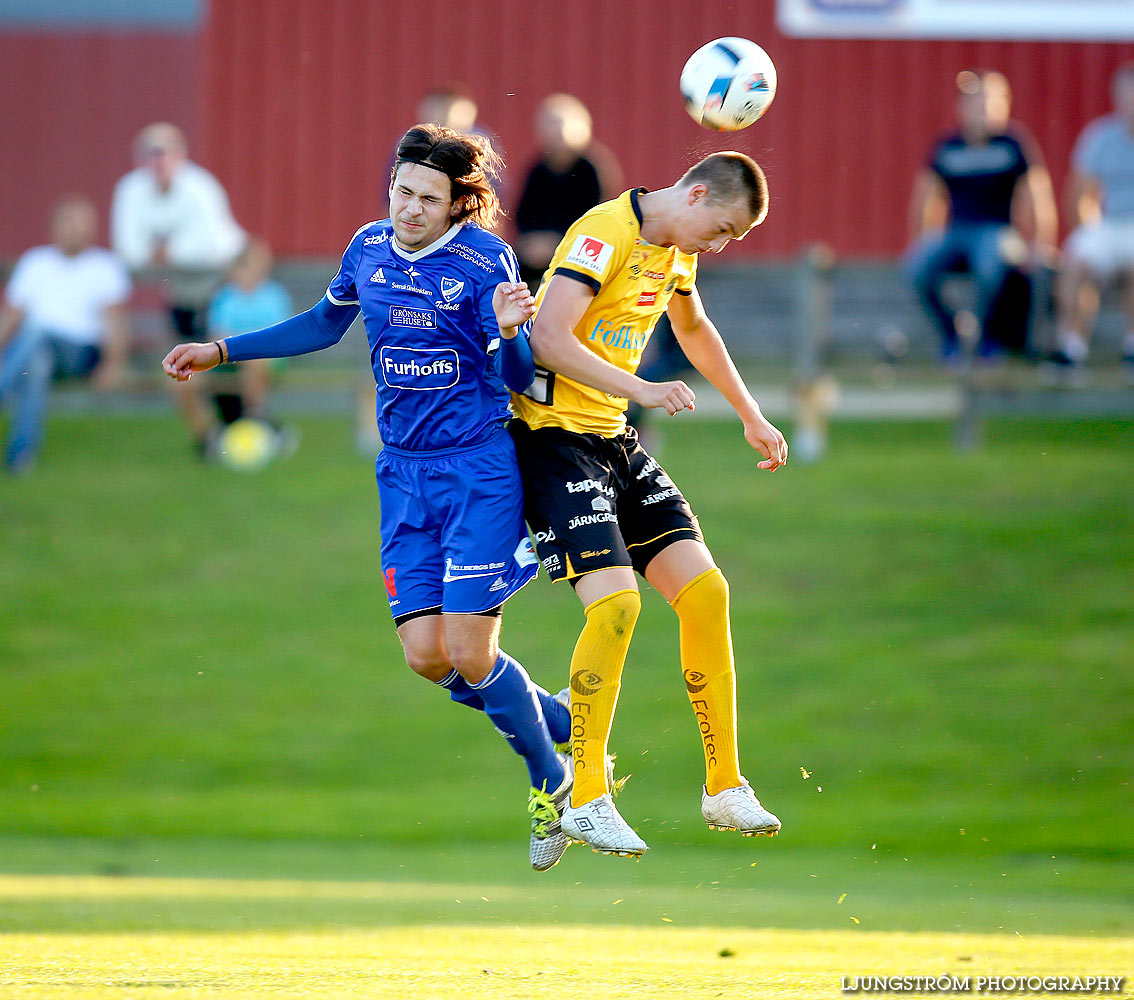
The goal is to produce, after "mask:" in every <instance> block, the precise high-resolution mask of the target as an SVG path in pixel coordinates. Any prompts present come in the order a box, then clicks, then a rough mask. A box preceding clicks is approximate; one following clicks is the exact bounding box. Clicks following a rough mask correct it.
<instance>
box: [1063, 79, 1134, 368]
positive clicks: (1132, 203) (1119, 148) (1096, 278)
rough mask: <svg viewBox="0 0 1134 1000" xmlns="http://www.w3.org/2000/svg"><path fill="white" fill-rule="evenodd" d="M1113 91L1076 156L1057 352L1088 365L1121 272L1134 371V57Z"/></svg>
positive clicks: (1067, 363) (1127, 348) (1125, 349)
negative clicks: (1104, 297) (1106, 296)
mask: <svg viewBox="0 0 1134 1000" xmlns="http://www.w3.org/2000/svg"><path fill="white" fill-rule="evenodd" d="M1111 97H1112V100H1113V101H1114V111H1113V113H1112V114H1109V115H1106V116H1104V117H1102V118H1096V119H1095V120H1094V121H1093V122H1091V123H1090V124H1089V125H1088V126H1087V127H1086V128H1085V129H1084V130H1083V132H1082V134H1081V135H1080V136H1079V141H1078V142H1077V143H1076V144H1075V151H1074V153H1073V154H1072V156H1071V179H1070V182H1069V184H1068V215H1069V216H1070V218H1071V219H1072V222H1073V224H1074V226H1075V228H1074V229H1073V231H1072V233H1071V235H1070V236H1069V237H1068V239H1067V244H1066V246H1065V247H1064V264H1063V271H1062V273H1061V275H1060V281H1059V284H1058V288H1057V294H1058V304H1059V318H1058V321H1059V334H1058V336H1059V341H1058V344H1057V345H1056V350H1055V352H1054V353H1053V354H1052V356H1051V360H1052V361H1054V362H1055V363H1056V364H1057V365H1059V366H1060V367H1063V368H1065V369H1068V370H1073V369H1076V368H1079V367H1081V366H1082V365H1083V363H1084V362H1085V361H1086V359H1087V349H1088V347H1087V345H1088V344H1089V343H1090V336H1091V327H1092V326H1093V325H1094V322H1095V318H1096V316H1097V314H1098V307H1099V291H1100V288H1101V286H1102V285H1103V284H1104V283H1107V282H1109V281H1112V280H1114V279H1115V278H1121V279H1123V280H1124V282H1125V288H1124V295H1123V308H1124V311H1125V314H1126V334H1125V336H1124V337H1123V340H1122V359H1123V364H1124V366H1125V367H1126V368H1127V369H1128V370H1129V371H1130V372H1131V373H1134V62H1128V63H1125V64H1124V65H1122V66H1120V67H1119V68H1118V71H1117V72H1116V73H1115V74H1114V79H1113V82H1112V84H1111Z"/></svg>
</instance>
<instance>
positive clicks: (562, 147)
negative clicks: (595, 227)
mask: <svg viewBox="0 0 1134 1000" xmlns="http://www.w3.org/2000/svg"><path fill="white" fill-rule="evenodd" d="M535 133H536V139H537V140H538V142H539V148H540V154H539V159H538V160H536V162H535V163H533V164H532V166H531V168H530V169H529V170H528V174H527V177H526V179H525V180H524V187H523V190H522V191H521V192H520V201H519V205H518V206H517V208H516V230H517V232H518V234H519V235H518V236H517V239H516V256H517V257H518V258H519V260H520V277H521V278H522V279H523V280H524V281H526V282H527V283H528V284H529V285H531V286H532V287H533V288H534V287H535V286H536V285H538V284H539V281H540V279H541V278H542V277H543V272H544V269H545V268H546V267H547V265H548V264H549V263H550V262H551V257H552V255H553V254H554V253H555V248H556V247H557V246H559V241H560V240H561V239H562V238H563V234H564V233H566V232H567V230H568V229H569V228H570V227H571V225H572V224H573V223H574V222H575V220H576V219H578V218H579V217H580V216H582V215H584V214H585V213H587V212H588V211H590V210H591V209H592V208H594V207H595V205H597V204H599V202H602V201H608V200H609V199H611V198H614V197H615V196H616V195H618V194H619V192H620V191H621V188H622V170H621V168H620V167H619V165H618V161H617V160H616V159H615V157H614V154H613V153H611V152H610V150H608V149H607V148H606V147H605V146H603V145H601V144H600V143H598V142H596V141H595V140H594V139H593V137H592V134H591V113H590V112H589V111H588V110H587V108H586V106H585V105H584V104H583V102H582V101H580V100H579V99H578V98H575V97H572V96H571V95H570V94H551V95H550V96H548V97H545V98H544V99H543V101H542V102H541V104H540V106H539V109H538V110H537V112H536V117H535Z"/></svg>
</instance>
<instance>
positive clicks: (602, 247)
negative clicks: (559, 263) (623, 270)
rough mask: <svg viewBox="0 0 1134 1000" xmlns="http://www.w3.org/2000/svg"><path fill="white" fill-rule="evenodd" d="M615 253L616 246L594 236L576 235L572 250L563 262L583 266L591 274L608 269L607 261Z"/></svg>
mask: <svg viewBox="0 0 1134 1000" xmlns="http://www.w3.org/2000/svg"><path fill="white" fill-rule="evenodd" d="M613 255H614V247H613V246H612V245H611V244H609V243H604V242H603V241H602V240H599V239H595V237H593V236H576V237H575V242H574V243H572V244H571V252H570V253H568V254H567V256H566V257H565V258H564V260H563V263H565V264H573V265H575V266H576V267H581V268H582V269H583V270H584V271H590V272H591V274H602V273H603V271H605V270H606V265H607V262H608V261H609V260H610V258H611V257H612V256H613Z"/></svg>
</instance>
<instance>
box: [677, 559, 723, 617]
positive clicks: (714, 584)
mask: <svg viewBox="0 0 1134 1000" xmlns="http://www.w3.org/2000/svg"><path fill="white" fill-rule="evenodd" d="M728 601H729V594H728V580H726V579H725V575H724V573H722V572H721V571H720V569H718V568H717V567H716V566H714V567H713V568H712V569H709V570H705V572H704V573H702V574H701V575H700V576H696V577H694V578H693V579H692V580H690V581H689V582H688V583H687V584H686V585H685V586H684V587H682V588H681V590H679V591H678V593H677V596H676V597H675V598H674V599H673V603H672V605H671V606H672V607H673V610H674V611H676V612H677V614H678V615H679V616H683V615H707V614H711V613H713V612H719V611H727V610H728Z"/></svg>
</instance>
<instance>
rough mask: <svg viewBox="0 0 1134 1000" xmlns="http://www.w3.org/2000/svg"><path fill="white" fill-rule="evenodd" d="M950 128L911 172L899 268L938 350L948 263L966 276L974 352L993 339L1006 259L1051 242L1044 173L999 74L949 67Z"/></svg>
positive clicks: (1051, 204) (953, 339)
mask: <svg viewBox="0 0 1134 1000" xmlns="http://www.w3.org/2000/svg"><path fill="white" fill-rule="evenodd" d="M956 84H957V90H958V91H959V93H958V96H957V117H958V120H959V124H960V128H959V129H958V130H955V131H951V132H949V133H947V134H945V135H944V136H942V137H941V138H940V139H939V140H938V141H937V143H936V144H935V145H934V147H933V150H932V152H931V153H930V156H929V161H928V163H927V164H926V166H925V167H923V168H922V169H921V170H920V171H919V173H918V175H917V178H916V180H915V183H914V191H913V197H912V199H911V204H910V228H911V231H912V235H913V237H914V243H913V245H912V247H911V248H910V250H909V252H908V254H907V258H906V269H907V273H908V275H909V277H910V280H911V281H912V282H913V284H914V287H915V288H916V289H917V293H918V296H919V298H920V299H921V302H922V304H923V306H924V307H925V310H926V312H928V313H929V315H930V317H931V318H932V319H933V321H934V322H935V324H936V325H937V327H938V329H939V330H940V333H941V337H942V352H943V355H944V357H945V359H946V360H950V359H952V358H955V357H956V356H957V353H958V342H957V327H956V325H955V322H954V315H953V312H952V311H951V310H950V309H949V308H948V307H947V306H946V305H945V303H944V302H943V301H942V298H941V285H942V281H943V279H944V278H945V276H946V275H947V274H948V273H949V272H952V271H956V270H967V271H968V272H969V273H970V274H971V275H972V277H973V280H974V282H975V284H976V308H975V314H976V318H977V321H978V323H979V327H980V334H981V341H980V351H981V353H982V354H985V355H989V354H996V353H999V351H1000V350H1001V348H1002V346H1003V345H1002V343H1001V338H1000V337H999V336H998V331H997V329H995V328H994V326H993V322H992V320H993V318H994V315H995V311H996V309H997V306H998V303H999V301H1000V297H1001V295H1002V294H1003V292H1004V288H1005V284H1006V282H1007V281H1008V280H1009V278H1010V276H1011V274H1012V272H1013V269H1018V270H1024V269H1026V268H1028V267H1029V265H1030V264H1032V263H1035V262H1037V261H1040V260H1042V259H1044V257H1045V256H1046V255H1048V254H1050V252H1051V249H1052V248H1053V247H1054V244H1055V227H1056V210H1055V198H1054V195H1053V194H1052V188H1051V178H1050V177H1049V176H1048V172H1047V169H1046V167H1045V166H1044V165H1043V160H1042V157H1041V156H1040V153H1039V151H1038V149H1037V148H1036V146H1035V143H1034V142H1033V141H1032V139H1031V138H1030V136H1028V134H1027V133H1026V132H1025V131H1024V130H1023V129H1022V128H1021V127H1019V126H1018V125H1016V124H1014V123H1012V124H1010V123H1009V120H1008V113H1009V109H1010V107H1011V99H1012V98H1011V90H1010V88H1009V86H1008V80H1007V79H1006V78H1005V77H1004V75H1003V74H1001V73H997V72H994V71H988V70H986V71H981V72H973V71H969V70H966V71H964V72H962V73H960V74H958V75H957V80H956Z"/></svg>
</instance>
